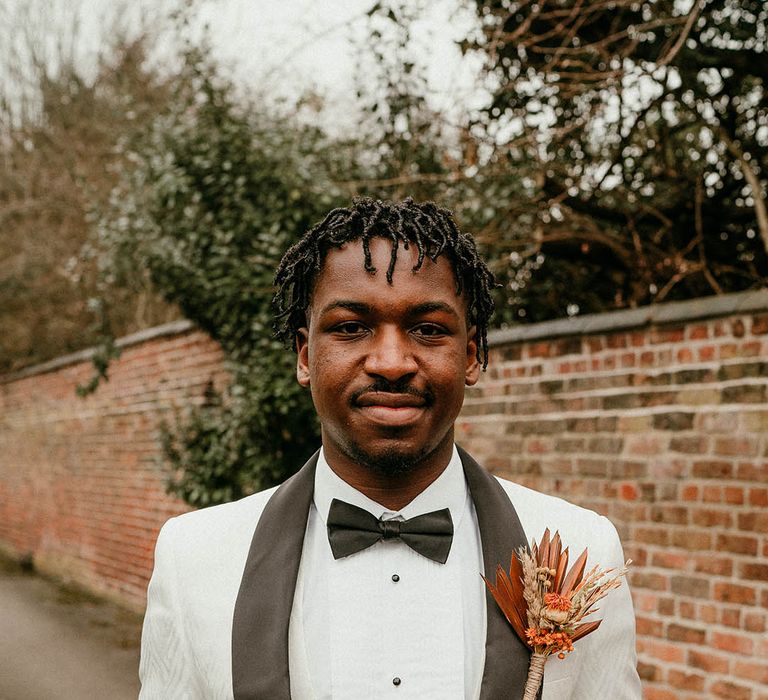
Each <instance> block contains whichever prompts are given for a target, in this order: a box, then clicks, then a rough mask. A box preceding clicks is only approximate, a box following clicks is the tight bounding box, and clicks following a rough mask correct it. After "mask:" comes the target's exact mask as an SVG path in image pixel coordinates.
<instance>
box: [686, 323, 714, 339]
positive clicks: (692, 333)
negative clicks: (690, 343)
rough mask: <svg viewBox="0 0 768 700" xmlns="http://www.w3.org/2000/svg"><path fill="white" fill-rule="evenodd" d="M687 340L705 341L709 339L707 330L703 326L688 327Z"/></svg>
mask: <svg viewBox="0 0 768 700" xmlns="http://www.w3.org/2000/svg"><path fill="white" fill-rule="evenodd" d="M688 338H689V339H690V340H706V339H707V338H709V328H708V327H707V326H705V325H703V324H702V325H698V326H688Z"/></svg>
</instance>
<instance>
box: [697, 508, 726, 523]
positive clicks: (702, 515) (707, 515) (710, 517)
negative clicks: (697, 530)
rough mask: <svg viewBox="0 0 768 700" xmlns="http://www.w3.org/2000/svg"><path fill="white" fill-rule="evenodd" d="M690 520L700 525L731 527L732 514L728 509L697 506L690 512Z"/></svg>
mask: <svg viewBox="0 0 768 700" xmlns="http://www.w3.org/2000/svg"><path fill="white" fill-rule="evenodd" d="M691 522H692V523H693V524H694V525H699V526H701V527H731V525H732V523H733V515H732V514H731V512H730V511H728V510H719V509H716V508H697V509H695V510H694V511H693V513H692V514H691Z"/></svg>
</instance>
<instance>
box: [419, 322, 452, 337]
mask: <svg viewBox="0 0 768 700" xmlns="http://www.w3.org/2000/svg"><path fill="white" fill-rule="evenodd" d="M413 330H414V333H416V334H417V335H420V336H423V337H426V338H434V337H437V336H440V335H445V334H446V330H445V329H444V328H443V327H442V326H436V325H434V324H432V323H422V324H421V325H420V326H416V328H414V329H413Z"/></svg>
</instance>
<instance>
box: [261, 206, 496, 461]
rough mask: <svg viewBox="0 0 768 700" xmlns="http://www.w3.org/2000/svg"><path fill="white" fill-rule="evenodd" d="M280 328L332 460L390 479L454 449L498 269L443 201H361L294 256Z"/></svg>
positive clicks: (315, 231) (330, 219) (281, 298)
mask: <svg viewBox="0 0 768 700" xmlns="http://www.w3.org/2000/svg"><path fill="white" fill-rule="evenodd" d="M275 279H276V284H277V293H276V295H275V307H276V311H277V316H278V323H277V331H278V335H280V336H281V337H282V338H284V339H285V340H287V341H293V342H294V343H295V348H296V350H297V352H298V363H297V377H298V380H299V382H300V383H301V384H302V385H304V386H307V387H309V388H310V389H311V391H312V397H313V400H314V402H315V407H316V409H317V412H318V415H319V417H320V422H321V426H322V431H323V445H324V449H325V451H326V456H328V457H329V461H331V459H335V460H336V461H337V463H338V462H339V461H340V460H348V461H349V463H350V464H359V465H363V466H364V467H365V468H369V469H372V470H375V471H379V472H380V473H384V474H402V473H408V472H409V471H410V470H412V469H413V467H414V466H415V465H417V464H419V463H420V462H422V461H423V460H425V459H429V458H433V459H437V460H439V459H443V458H444V457H445V455H446V454H447V455H449V454H450V450H451V449H452V443H453V423H454V421H455V419H456V416H457V415H458V412H459V410H460V408H461V404H462V401H463V391H464V386H465V385H469V384H474V383H475V382H476V381H477V378H478V374H479V370H480V364H479V363H480V362H482V363H483V365H485V363H486V362H487V340H486V332H487V327H488V319H489V316H490V314H491V312H492V310H493V302H492V300H491V296H490V290H491V289H492V287H493V276H492V275H491V273H490V271H489V270H488V268H487V267H486V265H485V263H484V262H483V261H482V260H480V258H479V257H478V256H477V252H476V249H475V245H474V242H473V240H472V238H471V237H470V236H468V235H467V234H464V233H461V232H460V231H459V230H458V228H457V227H456V224H455V223H454V222H453V220H452V218H451V214H450V212H448V211H447V210H445V209H441V208H439V207H437V206H436V205H435V204H433V203H424V204H415V203H413V202H412V201H411V200H405V201H404V202H402V203H391V202H380V201H374V200H371V199H360V200H357V201H355V202H354V204H353V205H352V206H351V207H350V208H348V209H335V210H334V211H332V212H331V213H330V214H328V216H326V218H325V219H324V220H323V221H322V222H320V223H319V224H318V225H316V226H315V227H313V228H312V229H310V230H309V231H308V232H307V234H306V235H305V236H304V237H303V238H302V239H301V240H300V241H299V242H298V243H297V244H296V245H294V246H293V247H292V248H291V249H290V250H289V251H288V252H287V253H286V254H285V256H284V258H283V260H282V262H281V263H280V266H279V268H278V271H277V274H276V278H275Z"/></svg>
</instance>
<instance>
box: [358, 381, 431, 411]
mask: <svg viewBox="0 0 768 700" xmlns="http://www.w3.org/2000/svg"><path fill="white" fill-rule="evenodd" d="M408 381H409V380H408V379H407V378H405V379H403V380H398V381H396V382H390V381H389V380H388V379H385V378H384V377H381V378H379V379H377V380H376V381H375V382H374V383H373V384H371V385H369V386H366V387H364V388H362V389H358V390H357V391H354V392H353V393H352V396H351V397H350V401H351V402H352V403H353V404H354V403H357V402H358V401H359V400H360V398H361V397H362V396H365V394H374V393H375V394H378V393H381V394H408V395H409V396H415V397H417V398H419V399H421V400H422V401H423V402H424V404H425V405H427V406H431V405H432V404H433V403H434V401H435V395H434V394H433V393H432V392H431V391H430V390H429V389H417V388H416V387H413V386H410V385H409V384H408Z"/></svg>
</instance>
